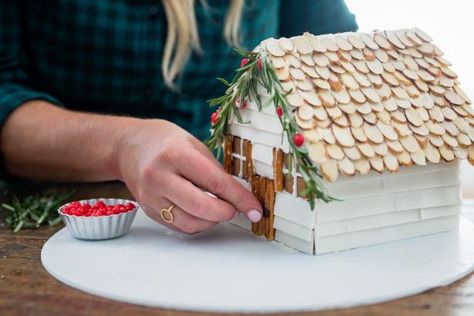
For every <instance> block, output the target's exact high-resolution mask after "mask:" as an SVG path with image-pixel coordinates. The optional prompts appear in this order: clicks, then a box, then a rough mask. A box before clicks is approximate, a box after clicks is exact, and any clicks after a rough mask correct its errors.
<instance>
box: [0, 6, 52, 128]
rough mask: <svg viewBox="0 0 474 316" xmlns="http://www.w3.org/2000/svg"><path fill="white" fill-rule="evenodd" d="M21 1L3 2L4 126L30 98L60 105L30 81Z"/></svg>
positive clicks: (0, 116) (0, 76)
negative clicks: (23, 42)
mask: <svg viewBox="0 0 474 316" xmlns="http://www.w3.org/2000/svg"><path fill="white" fill-rule="evenodd" d="M21 2H23V1H17V0H4V2H3V3H2V5H0V126H2V125H3V123H4V122H5V120H6V118H7V117H8V115H9V114H10V113H11V112H12V111H13V110H14V109H16V108H17V107H18V106H20V105H21V104H23V103H25V102H26V101H29V100H37V99H41V100H46V101H49V102H51V103H53V104H57V105H59V104H60V102H59V101H58V100H57V99H56V98H54V97H53V96H51V95H48V94H46V93H42V92H41V91H37V90H35V89H34V88H33V87H32V85H31V83H30V80H29V79H30V78H29V76H28V73H27V71H26V68H27V58H26V53H25V51H24V49H23V48H22V45H21V42H22V37H21V36H22V34H21V32H22V28H21V24H22V23H21V15H20V9H21Z"/></svg>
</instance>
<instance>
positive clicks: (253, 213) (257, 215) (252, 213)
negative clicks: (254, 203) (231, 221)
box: [247, 210, 262, 223]
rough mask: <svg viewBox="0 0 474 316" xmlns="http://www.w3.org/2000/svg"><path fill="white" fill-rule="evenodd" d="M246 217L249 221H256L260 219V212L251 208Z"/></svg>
mask: <svg viewBox="0 0 474 316" xmlns="http://www.w3.org/2000/svg"><path fill="white" fill-rule="evenodd" d="M247 217H248V218H249V220H250V221H251V222H254V223H257V222H258V221H260V220H261V219H262V214H261V213H260V212H259V211H257V210H251V211H250V212H248V213H247Z"/></svg>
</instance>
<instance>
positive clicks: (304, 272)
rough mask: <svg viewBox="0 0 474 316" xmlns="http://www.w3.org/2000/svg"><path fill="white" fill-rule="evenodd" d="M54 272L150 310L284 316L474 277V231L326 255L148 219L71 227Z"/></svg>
mask: <svg viewBox="0 0 474 316" xmlns="http://www.w3.org/2000/svg"><path fill="white" fill-rule="evenodd" d="M41 260H42V263H43V265H44V267H45V268H46V270H47V271H48V272H49V273H50V274H52V275H53V276H54V277H55V278H57V279H58V280H60V281H61V282H63V283H65V284H67V285H69V286H71V287H74V288H76V289H79V290H82V291H84V292H88V293H91V294H95V295H99V296H103V297H106V298H110V299H114V300H118V301H123V302H127V303H134V304H140V305H146V306H154V307H162V308H170V309H179V310H192V311H216V312H277V311H278V312H281V311H309V310H313V311H314V310H321V309H328V308H341V307H349V306H356V305H364V304H369V303H377V302H383V301H387V300H392V299H396V298H400V297H404V296H408V295H412V294H416V293H420V292H423V291H425V290H428V289H431V288H433V287H437V286H442V285H447V284H449V283H451V282H454V281H455V280H457V279H460V278H462V277H463V276H465V275H467V274H468V273H469V272H471V271H472V270H473V264H474V225H473V224H472V223H470V222H468V221H467V220H465V219H462V220H461V223H460V229H459V231H452V232H447V233H440V234H436V235H431V236H426V237H421V238H414V239H409V240H404V241H398V242H392V243H387V244H382V245H378V246H371V247H364V248H359V249H355V250H349V251H343V252H339V253H333V254H328V255H322V256H310V255H307V254H303V253H299V252H295V251H292V250H289V249H288V248H286V247H282V246H277V245H276V243H274V242H273V243H272V242H267V241H265V240H262V239H258V238H255V237H253V236H252V235H251V234H249V233H248V232H246V231H244V230H242V229H240V228H238V227H235V226H233V225H230V224H224V225H220V226H218V227H216V228H214V229H212V230H210V231H208V232H205V233H202V234H200V235H196V236H184V235H180V234H176V233H171V232H170V231H169V230H167V229H166V228H163V227H161V226H159V225H157V224H155V223H153V222H152V221H151V220H149V219H148V218H147V217H146V216H145V215H144V214H143V213H142V212H139V213H138V214H137V217H136V219H135V221H134V223H133V225H132V227H131V229H130V231H129V233H128V234H127V235H126V236H124V237H122V238H118V239H113V240H108V241H81V240H77V239H74V238H73V237H72V236H71V235H70V234H69V232H68V231H67V229H66V228H64V229H62V230H60V231H59V232H58V233H56V234H55V235H54V236H53V237H51V238H50V239H49V240H48V241H47V242H46V244H45V245H44V247H43V250H42V253H41Z"/></svg>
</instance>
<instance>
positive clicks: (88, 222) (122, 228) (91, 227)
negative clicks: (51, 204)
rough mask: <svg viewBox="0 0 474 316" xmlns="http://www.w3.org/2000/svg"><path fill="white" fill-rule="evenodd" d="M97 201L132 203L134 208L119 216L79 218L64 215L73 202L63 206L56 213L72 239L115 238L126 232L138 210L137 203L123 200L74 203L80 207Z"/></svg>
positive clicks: (110, 203)
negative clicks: (79, 204)
mask: <svg viewBox="0 0 474 316" xmlns="http://www.w3.org/2000/svg"><path fill="white" fill-rule="evenodd" d="M99 201H102V202H103V203H105V204H106V205H117V204H127V203H132V204H133V205H134V206H135V208H134V209H132V210H129V211H126V212H123V213H120V214H111V215H101V216H79V215H69V214H65V213H64V212H63V210H64V209H65V208H66V207H67V206H69V205H70V204H71V203H73V202H71V203H68V204H65V205H63V206H61V207H60V208H59V209H58V212H59V214H60V215H61V218H62V220H63V222H64V224H65V225H66V227H67V228H68V229H69V232H71V234H72V235H73V236H74V237H76V238H78V239H86V240H104V239H111V238H117V237H120V236H123V235H125V234H126V233H127V232H128V230H129V228H130V226H131V225H132V222H133V219H134V218H135V214H136V213H137V210H138V208H139V205H138V203H137V202H134V201H130V200H124V199H89V200H81V201H76V202H79V203H81V205H84V204H89V205H93V204H95V203H96V202H99Z"/></svg>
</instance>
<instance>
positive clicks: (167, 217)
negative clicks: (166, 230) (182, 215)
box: [160, 204, 175, 224]
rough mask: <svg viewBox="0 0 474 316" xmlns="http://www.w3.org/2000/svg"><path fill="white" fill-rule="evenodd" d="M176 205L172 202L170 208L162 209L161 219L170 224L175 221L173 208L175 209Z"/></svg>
mask: <svg viewBox="0 0 474 316" xmlns="http://www.w3.org/2000/svg"><path fill="white" fill-rule="evenodd" d="M174 207H175V205H174V204H172V205H171V206H170V207H168V208H163V209H161V211H160V216H161V219H162V220H163V221H164V222H165V223H168V224H171V223H173V221H174V215H173V209H174Z"/></svg>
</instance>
